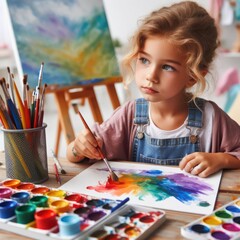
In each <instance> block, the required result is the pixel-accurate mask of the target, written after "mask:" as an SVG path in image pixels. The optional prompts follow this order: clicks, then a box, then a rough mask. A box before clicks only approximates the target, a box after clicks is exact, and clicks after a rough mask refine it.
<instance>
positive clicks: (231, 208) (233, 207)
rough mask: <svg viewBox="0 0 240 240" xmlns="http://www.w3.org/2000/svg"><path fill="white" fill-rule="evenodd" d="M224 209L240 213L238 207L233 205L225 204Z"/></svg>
mask: <svg viewBox="0 0 240 240" xmlns="http://www.w3.org/2000/svg"><path fill="white" fill-rule="evenodd" d="M226 210H228V211H229V212H233V213H240V208H239V207H236V206H234V205H230V206H227V207H226Z"/></svg>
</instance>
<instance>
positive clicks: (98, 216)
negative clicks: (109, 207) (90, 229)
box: [88, 211, 106, 221]
mask: <svg viewBox="0 0 240 240" xmlns="http://www.w3.org/2000/svg"><path fill="white" fill-rule="evenodd" d="M105 215H106V213H105V212H103V211H97V212H93V213H90V214H89V215H88V218H89V219H90V220H93V221H98V220H99V219H101V218H102V217H104V216H105Z"/></svg>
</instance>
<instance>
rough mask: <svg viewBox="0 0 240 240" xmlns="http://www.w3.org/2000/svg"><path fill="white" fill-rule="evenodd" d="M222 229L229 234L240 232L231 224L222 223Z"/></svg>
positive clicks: (239, 229)
mask: <svg viewBox="0 0 240 240" xmlns="http://www.w3.org/2000/svg"><path fill="white" fill-rule="evenodd" d="M222 228H223V229H225V230H227V231H230V232H240V228H239V227H237V226H236V225H235V224H232V223H224V224H223V225H222Z"/></svg>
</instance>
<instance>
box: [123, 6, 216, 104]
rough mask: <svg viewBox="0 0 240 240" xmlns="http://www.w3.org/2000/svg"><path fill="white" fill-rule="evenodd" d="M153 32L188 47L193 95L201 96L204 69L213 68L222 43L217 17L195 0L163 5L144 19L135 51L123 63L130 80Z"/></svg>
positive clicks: (134, 39) (134, 43)
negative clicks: (212, 15)
mask: <svg viewBox="0 0 240 240" xmlns="http://www.w3.org/2000/svg"><path fill="white" fill-rule="evenodd" d="M152 36H159V37H167V38H168V39H169V41H170V42H171V43H172V44H174V45H176V46H179V49H180V51H184V53H185V54H186V56H187V62H186V64H187V68H188V71H189V74H190V76H191V77H192V78H193V79H194V80H195V81H196V84H195V89H196V91H195V92H194V93H192V99H195V98H196V97H197V96H200V95H201V94H202V93H203V92H204V90H205V88H206V85H207V82H206V80H205V77H204V76H203V75H202V73H201V72H202V71H203V70H204V71H206V72H208V71H209V67H210V64H211V63H212V62H213V59H214V57H215V54H216V49H217V47H218V45H219V40H218V32H217V28H216V26H215V22H214V19H213V18H212V17H211V16H210V15H209V14H208V12H207V11H206V9H205V8H203V7H201V6H199V5H198V4H197V3H195V2H192V1H184V2H180V3H176V4H173V5H171V6H170V7H163V8H161V9H159V10H157V11H154V12H152V13H151V14H150V15H149V16H147V17H146V18H145V19H143V20H142V22H141V25H140V26H139V28H138V30H137V31H136V33H135V34H134V36H133V37H132V39H131V51H130V52H129V53H128V55H126V56H125V57H124V59H123V61H122V64H121V66H122V74H123V76H124V82H125V83H126V84H128V83H129V82H130V81H131V80H132V79H133V76H134V69H135V62H136V58H137V55H138V53H139V51H141V50H142V49H143V48H144V44H145V42H146V40H147V39H148V38H149V37H152Z"/></svg>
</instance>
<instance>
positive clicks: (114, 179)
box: [72, 103, 118, 182]
mask: <svg viewBox="0 0 240 240" xmlns="http://www.w3.org/2000/svg"><path fill="white" fill-rule="evenodd" d="M72 106H73V109H74V111H75V113H77V114H78V115H79V116H80V119H81V120H82V122H83V125H84V127H85V128H86V129H88V130H89V132H90V133H91V135H92V137H93V138H94V139H95V140H96V137H95V136H94V134H93V132H92V131H91V129H90V128H89V126H88V124H87V123H86V121H85V119H84V118H83V116H82V114H81V113H80V111H79V110H78V106H77V104H76V103H73V104H72ZM96 141H97V140H96ZM97 150H98V152H99V154H100V156H101V158H102V159H103V161H104V162H105V164H106V165H107V168H108V170H109V172H110V175H111V178H112V180H113V181H115V182H117V181H118V176H117V175H116V173H115V172H114V171H113V170H112V168H111V166H110V164H109V162H108V160H107V158H106V157H105V156H104V154H103V152H102V150H101V148H100V147H99V146H97Z"/></svg>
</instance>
